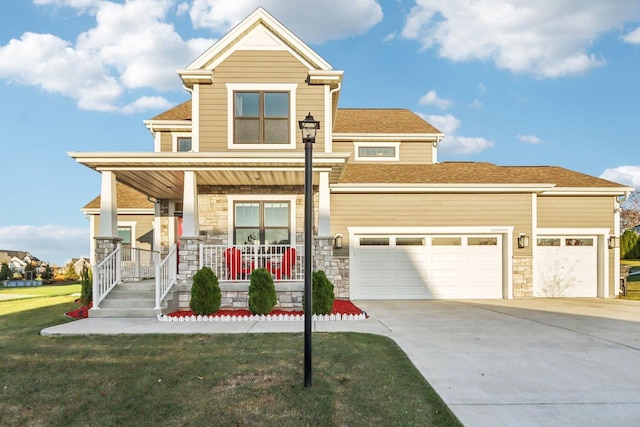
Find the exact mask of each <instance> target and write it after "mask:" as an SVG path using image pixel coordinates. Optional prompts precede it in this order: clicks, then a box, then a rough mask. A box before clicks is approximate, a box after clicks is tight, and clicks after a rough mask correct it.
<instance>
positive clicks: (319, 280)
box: [311, 270, 335, 314]
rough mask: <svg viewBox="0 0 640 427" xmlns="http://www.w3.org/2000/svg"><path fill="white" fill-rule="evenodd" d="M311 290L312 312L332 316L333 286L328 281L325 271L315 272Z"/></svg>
mask: <svg viewBox="0 0 640 427" xmlns="http://www.w3.org/2000/svg"><path fill="white" fill-rule="evenodd" d="M312 286H313V288H312V290H311V311H312V312H313V314H331V312H332V311H333V301H334V300H335V295H334V294H333V284H332V283H331V282H330V281H329V279H327V276H326V275H325V274H324V271H322V270H318V271H314V272H313V276H312Z"/></svg>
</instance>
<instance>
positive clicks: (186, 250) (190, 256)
mask: <svg viewBox="0 0 640 427" xmlns="http://www.w3.org/2000/svg"><path fill="white" fill-rule="evenodd" d="M200 244H201V240H200V238H198V237H188V236H184V237H181V238H180V248H179V249H178V283H192V282H193V276H194V275H195V274H196V273H197V272H198V269H199V268H200Z"/></svg>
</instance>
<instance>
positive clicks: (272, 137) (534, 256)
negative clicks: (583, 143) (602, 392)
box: [70, 8, 632, 308]
mask: <svg viewBox="0 0 640 427" xmlns="http://www.w3.org/2000/svg"><path fill="white" fill-rule="evenodd" d="M178 75H179V76H180V78H181V79H182V82H183V83H184V87H185V89H186V90H187V91H188V99H187V100H186V101H185V102H184V103H182V104H180V105H178V106H176V107H175V108H172V109H170V110H168V111H166V112H163V113H162V114H159V115H157V116H156V117H154V118H152V119H150V120H147V121H145V125H146V127H147V128H148V129H149V131H150V133H151V135H152V137H153V151H151V150H149V152H115V153H114V152H97V153H96V152H72V153H70V156H71V157H73V158H74V159H76V161H77V162H78V163H80V164H82V165H84V166H86V167H89V168H91V169H94V170H96V171H97V172H99V173H100V174H101V176H102V186H101V197H100V198H99V199H96V200H94V201H93V202H92V203H90V204H89V205H87V206H86V207H85V211H87V212H89V211H90V212H91V213H92V214H93V215H92V218H93V219H92V233H93V240H94V242H95V246H94V250H93V252H94V255H93V256H94V257H95V258H94V259H92V262H93V263H101V262H104V260H105V259H107V258H108V257H109V255H110V254H112V253H115V252H113V251H114V250H115V249H116V248H117V247H118V243H119V242H122V243H126V244H131V245H133V244H134V241H138V242H139V238H138V236H139V235H140V234H141V233H147V232H149V231H151V230H152V231H151V233H152V235H153V239H151V242H152V243H151V246H152V248H153V250H154V251H156V252H158V253H159V254H160V256H161V258H162V259H165V260H166V259H168V258H170V257H172V256H177V258H178V260H177V261H175V263H177V271H176V272H175V276H176V277H175V281H176V284H175V285H173V284H172V283H170V284H169V285H167V286H166V287H164V288H162V289H163V290H160V291H159V292H160V293H167V292H168V295H169V294H171V293H172V292H177V293H178V294H179V295H180V296H179V304H180V307H182V308H187V307H188V291H189V289H190V286H191V281H192V277H193V275H194V274H195V272H196V271H197V270H198V269H199V268H201V267H202V266H209V267H211V268H212V269H213V270H214V272H216V275H217V276H218V277H219V279H220V283H221V288H222V290H223V294H224V295H223V304H225V305H227V306H233V307H242V306H246V290H247V287H248V274H249V273H250V272H251V270H252V269H254V268H257V267H259V266H266V267H269V268H270V269H272V271H273V272H274V277H275V278H276V289H277V290H278V292H279V300H280V304H281V306H283V307H288V306H295V305H299V304H300V297H301V292H302V275H301V272H302V264H303V253H304V250H303V247H304V246H303V245H304V243H305V242H304V241H303V235H304V233H303V230H304V226H303V223H304V166H305V163H304V147H303V144H302V141H301V135H300V133H299V128H298V121H300V120H303V119H304V118H305V116H306V115H307V114H309V113H311V114H312V115H313V117H314V118H315V119H316V120H318V121H319V122H320V128H319V129H318V134H317V137H316V141H315V144H314V151H313V195H314V197H313V204H314V210H313V235H314V237H313V242H312V244H313V248H314V252H313V253H314V256H313V269H314V270H315V269H322V270H324V271H325V273H326V274H327V276H328V277H329V279H330V280H331V281H332V282H333V283H334V285H335V286H336V296H337V297H339V298H350V299H422V298H442V299H448V298H451V299H461V298H464V299H469V298H473V299H476V298H507V299H510V298H529V297H547V296H549V297H603V298H610V297H615V296H616V295H617V294H618V291H619V248H618V247H617V246H618V243H617V242H618V240H617V238H618V237H619V233H620V230H619V209H620V203H621V202H622V201H623V200H624V198H625V197H627V196H628V194H629V192H630V191H631V190H632V189H631V188H629V187H625V186H622V185H619V184H616V183H613V182H610V181H606V180H603V179H599V178H595V177H592V176H588V175H585V174H582V173H579V172H575V171H571V170H567V169H564V168H561V167H555V166H539V167H528V166H527V167H525V166H497V165H494V164H490V163H482V162H480V163H473V162H446V161H443V162H441V161H439V159H438V144H439V142H440V141H441V140H442V138H443V137H444V134H443V133H442V132H440V131H439V130H438V129H436V128H435V127H434V126H432V125H431V124H429V123H427V122H426V121H425V120H423V119H422V118H420V117H419V116H417V115H416V114H414V113H413V112H411V111H409V110H407V109H376V108H362V109H341V108H338V104H339V98H340V92H341V90H342V78H343V71H340V70H336V69H334V68H333V67H332V66H331V65H330V64H329V63H328V62H326V61H325V60H324V59H323V58H321V57H320V56H318V54H316V53H315V52H314V51H313V50H312V49H310V48H309V47H308V46H307V45H306V44H305V43H304V42H303V41H302V40H300V39H299V38H297V37H296V36H295V35H294V34H292V33H291V32H290V31H289V30H288V29H287V28H286V27H284V26H283V25H282V24H281V23H280V22H278V21H277V20H276V19H275V18H274V17H272V16H271V15H270V14H269V13H268V12H266V11H265V10H264V9H262V8H259V9H257V10H256V11H255V12H253V13H252V14H251V15H250V16H249V17H247V18H246V19H245V20H244V21H243V22H241V23H240V24H239V25H237V26H236V27H235V28H233V29H232V30H231V31H230V32H229V33H228V34H226V35H225V36H224V37H222V38H221V39H219V40H218V41H217V42H216V43H215V44H214V45H213V46H211V47H210V48H209V49H208V50H207V51H206V52H204V53H203V54H202V55H201V56H200V57H198V58H196V59H195V60H194V61H193V62H192V63H191V64H190V65H188V66H187V68H185V69H182V70H178ZM127 187H128V188H130V189H131V190H132V191H135V192H137V193H138V195H139V196H138V197H137V199H136V202H135V203H130V202H131V201H128V200H127V197H126V196H125V195H123V194H124V193H123V191H124V190H123V189H124V188H127ZM127 191H129V190H127ZM152 207H153V214H151V209H152ZM137 209H146V210H147V211H145V212H144V213H142V212H139V214H140V216H139V217H137V218H136V217H135V216H133V214H134V212H137V211H136V210H137ZM147 212H148V213H147ZM149 222H151V225H150V226H149ZM127 224H130V225H127ZM141 224H146V225H144V226H143V225H141ZM123 226H130V227H132V228H131V231H130V232H128V234H127V235H125V234H123V233H121V230H122V227H123ZM133 227H135V230H136V231H135V232H134V231H133ZM134 235H135V236H136V238H135V239H134V238H133V236H134ZM127 236H128V237H127ZM174 244H175V245H176V246H174ZM230 248H237V249H239V251H240V252H239V253H240V254H241V255H240V256H238V257H235V255H233V253H235V252H230ZM287 248H293V251H295V256H294V257H292V258H291V259H288V258H287V257H284V256H283V253H284V251H285V250H286V249H287ZM174 251H176V252H177V254H176V255H174V253H175V252H174ZM290 253H293V252H290ZM285 258H287V264H289V265H283V264H285ZM167 264H168V265H173V264H174V262H173V261H170V262H168V263H167ZM163 265H165V264H163ZM274 266H275V267H274ZM156 280H159V279H158V278H157V277H156ZM163 280H164V279H163ZM157 286H160V287H162V286H161V285H157ZM165 288H168V289H171V290H167V289H165ZM105 292H108V291H105ZM94 295H95V292H94ZM94 305H95V301H94ZM158 307H159V305H157V306H156V308H158Z"/></svg>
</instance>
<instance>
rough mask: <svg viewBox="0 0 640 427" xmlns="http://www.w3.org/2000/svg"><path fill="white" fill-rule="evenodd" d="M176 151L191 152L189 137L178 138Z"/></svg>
mask: <svg viewBox="0 0 640 427" xmlns="http://www.w3.org/2000/svg"><path fill="white" fill-rule="evenodd" d="M178 151H180V152H188V151H191V137H188V138H187V137H185V138H183V137H179V138H178Z"/></svg>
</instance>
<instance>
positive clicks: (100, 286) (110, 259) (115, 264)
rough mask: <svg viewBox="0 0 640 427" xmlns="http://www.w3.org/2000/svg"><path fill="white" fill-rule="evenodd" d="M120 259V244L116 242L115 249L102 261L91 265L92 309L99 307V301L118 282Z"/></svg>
mask: <svg viewBox="0 0 640 427" xmlns="http://www.w3.org/2000/svg"><path fill="white" fill-rule="evenodd" d="M121 259H122V246H121V245H120V244H118V246H117V247H116V250H115V251H113V252H111V253H110V254H109V255H108V256H107V257H106V258H105V259H104V260H102V262H100V263H99V264H96V265H94V266H93V267H92V269H93V308H94V309H98V308H100V303H101V302H102V300H103V299H104V297H105V296H107V294H108V293H109V292H111V290H112V289H113V288H115V286H116V285H117V284H118V283H120V278H121V276H120V270H121V268H120V264H121Z"/></svg>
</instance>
